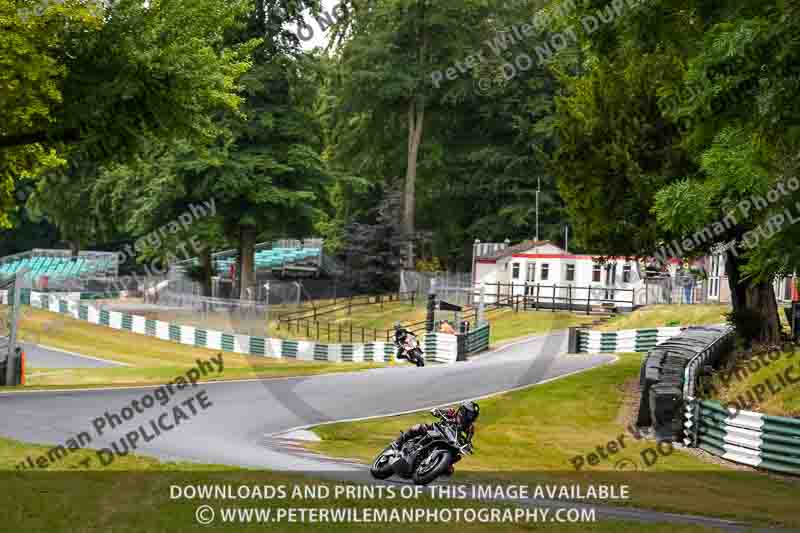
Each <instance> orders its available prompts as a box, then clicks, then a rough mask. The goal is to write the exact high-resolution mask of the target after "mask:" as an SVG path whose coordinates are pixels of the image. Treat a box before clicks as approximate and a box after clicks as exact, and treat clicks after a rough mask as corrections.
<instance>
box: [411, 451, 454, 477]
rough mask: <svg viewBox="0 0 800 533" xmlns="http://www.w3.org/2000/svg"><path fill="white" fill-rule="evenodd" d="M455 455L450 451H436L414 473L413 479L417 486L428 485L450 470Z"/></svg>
mask: <svg viewBox="0 0 800 533" xmlns="http://www.w3.org/2000/svg"><path fill="white" fill-rule="evenodd" d="M452 460H453V453H452V452H450V451H449V450H434V451H433V452H431V455H430V456H428V458H426V459H425V460H423V461H422V463H420V465H419V466H418V467H417V469H416V470H415V471H414V475H413V476H412V479H413V480H414V484H415V485H427V484H428V483H430V482H432V481H434V480H435V479H436V478H437V477H439V476H441V475H442V474H444V473H445V472H446V471H447V470H448V468H450V462H451V461H452Z"/></svg>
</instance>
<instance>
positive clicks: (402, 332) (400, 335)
mask: <svg viewBox="0 0 800 533" xmlns="http://www.w3.org/2000/svg"><path fill="white" fill-rule="evenodd" d="M409 335H412V336H413V335H414V334H413V333H411V332H410V331H408V330H407V329H406V328H404V327H403V325H402V324H401V323H400V322H395V323H394V344H395V346H397V359H408V357H406V354H405V349H404V346H405V344H406V339H407V338H408V336H409Z"/></svg>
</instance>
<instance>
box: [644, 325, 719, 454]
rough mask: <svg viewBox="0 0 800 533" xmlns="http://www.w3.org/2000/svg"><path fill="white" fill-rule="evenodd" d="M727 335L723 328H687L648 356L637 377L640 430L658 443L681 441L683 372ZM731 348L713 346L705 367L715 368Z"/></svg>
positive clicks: (654, 349) (684, 374)
mask: <svg viewBox="0 0 800 533" xmlns="http://www.w3.org/2000/svg"><path fill="white" fill-rule="evenodd" d="M726 334H727V330H726V329H723V328H714V327H705V328H688V329H685V330H683V331H682V332H681V333H680V335H678V336H676V337H672V338H671V339H669V340H668V341H666V342H664V343H662V344H660V345H658V346H656V347H655V348H653V349H652V350H650V352H648V354H647V358H646V359H645V361H644V364H643V365H642V371H641V374H640V377H639V381H640V387H641V399H640V403H639V416H638V418H637V424H638V425H639V426H652V427H653V430H654V432H655V434H656V438H657V439H658V440H659V441H673V440H680V438H681V436H682V433H683V400H684V398H683V390H684V385H685V383H684V381H685V376H686V368H687V366H688V364H689V362H690V361H691V360H693V359H694V358H695V357H697V356H698V355H700V354H701V353H703V351H705V350H707V349H708V347H709V346H711V345H712V344H714V343H715V342H716V341H717V340H719V339H720V337H722V336H723V335H726ZM730 347H731V343H730V342H726V343H717V344H715V345H714V346H713V347H712V349H711V353H710V354H709V356H708V358H707V363H709V364H712V365H713V366H715V367H716V366H718V365H719V363H720V361H721V360H722V355H724V354H725V353H727V352H728V351H729V350H730Z"/></svg>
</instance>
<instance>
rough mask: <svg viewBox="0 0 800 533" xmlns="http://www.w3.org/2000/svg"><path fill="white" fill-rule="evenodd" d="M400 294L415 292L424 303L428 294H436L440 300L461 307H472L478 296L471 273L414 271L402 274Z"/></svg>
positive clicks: (405, 271)
mask: <svg viewBox="0 0 800 533" xmlns="http://www.w3.org/2000/svg"><path fill="white" fill-rule="evenodd" d="M400 292H403V293H410V292H413V293H415V294H416V297H417V298H418V299H419V301H424V300H425V298H427V296H428V294H430V293H431V292H435V293H436V295H437V297H438V299H439V300H444V301H446V302H449V303H452V304H455V305H461V306H467V305H472V304H473V303H474V302H475V295H476V294H477V293H476V291H475V289H474V288H473V286H472V275H471V274H470V273H469V272H416V271H413V270H402V271H401V272H400Z"/></svg>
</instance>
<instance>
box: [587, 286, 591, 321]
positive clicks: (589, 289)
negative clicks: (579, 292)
mask: <svg viewBox="0 0 800 533" xmlns="http://www.w3.org/2000/svg"><path fill="white" fill-rule="evenodd" d="M591 308H592V286H591V285H589V286H588V287H587V288H586V314H587V315H588V314H589V312H590V310H591Z"/></svg>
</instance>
